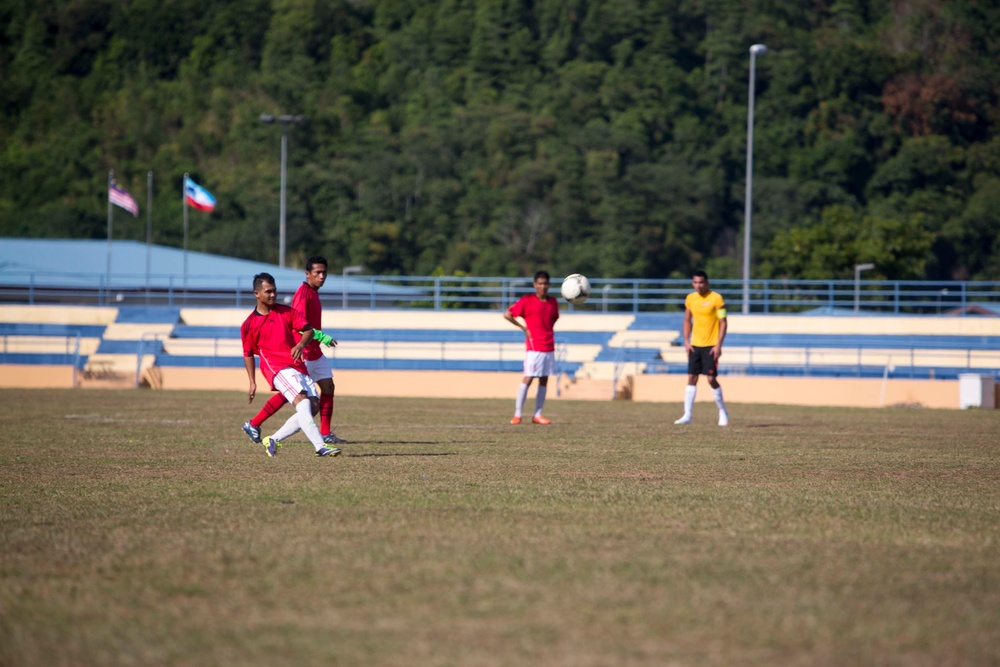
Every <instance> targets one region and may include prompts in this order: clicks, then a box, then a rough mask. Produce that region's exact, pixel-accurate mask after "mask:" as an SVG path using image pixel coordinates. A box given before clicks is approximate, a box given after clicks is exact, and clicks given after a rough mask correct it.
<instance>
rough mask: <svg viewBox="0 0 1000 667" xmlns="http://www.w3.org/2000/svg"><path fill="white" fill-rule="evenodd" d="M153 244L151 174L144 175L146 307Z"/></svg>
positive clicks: (147, 303)
mask: <svg viewBox="0 0 1000 667" xmlns="http://www.w3.org/2000/svg"><path fill="white" fill-rule="evenodd" d="M152 243H153V172H149V173H148V174H146V305H147V306H148V305H149V253H150V248H151V246H152Z"/></svg>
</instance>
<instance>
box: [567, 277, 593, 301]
mask: <svg viewBox="0 0 1000 667" xmlns="http://www.w3.org/2000/svg"><path fill="white" fill-rule="evenodd" d="M560 291H561V292H562V295H563V298H564V299H566V300H567V301H569V302H570V303H572V304H574V305H579V304H581V303H583V302H584V301H586V300H587V297H589V296H590V281H589V280H587V276H585V275H582V274H579V273H574V274H573V275H570V276H566V278H565V279H563V282H562V288H561V290H560Z"/></svg>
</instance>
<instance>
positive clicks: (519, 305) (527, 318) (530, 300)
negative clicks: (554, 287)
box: [510, 294, 559, 352]
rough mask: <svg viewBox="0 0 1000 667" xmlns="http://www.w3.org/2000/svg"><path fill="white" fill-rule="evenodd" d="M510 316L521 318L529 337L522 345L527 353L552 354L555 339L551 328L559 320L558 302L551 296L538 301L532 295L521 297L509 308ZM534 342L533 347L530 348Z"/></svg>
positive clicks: (554, 347)
mask: <svg viewBox="0 0 1000 667" xmlns="http://www.w3.org/2000/svg"><path fill="white" fill-rule="evenodd" d="M510 314H511V315H513V316H514V317H523V318H524V324H525V326H527V327H528V333H530V334H531V337H530V338H528V337H525V339H524V345H525V347H526V348H527V349H528V351H529V352H554V351H555V349H556V337H555V333H554V332H553V330H552V329H553V327H554V326H555V324H556V320H558V319H559V302H558V301H556V300H555V299H554V298H552V297H551V296H549V297H546V298H545V301H540V300H539V299H538V297H537V296H536V295H534V294H527V295H525V296H522V297H521V298H520V299H518V300H517V302H516V303H515V304H514V305H513V306H511V307H510ZM532 342H534V346H532Z"/></svg>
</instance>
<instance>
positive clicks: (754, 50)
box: [743, 44, 767, 313]
mask: <svg viewBox="0 0 1000 667" xmlns="http://www.w3.org/2000/svg"><path fill="white" fill-rule="evenodd" d="M764 53H767V47H766V46H764V45H763V44H754V45H753V46H751V47H750V102H749V104H748V105H747V190H746V198H745V208H744V210H743V312H744V313H749V312H750V230H751V215H752V207H753V106H754V87H755V84H756V80H757V55H758V54H764Z"/></svg>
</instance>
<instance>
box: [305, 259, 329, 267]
mask: <svg viewBox="0 0 1000 667" xmlns="http://www.w3.org/2000/svg"><path fill="white" fill-rule="evenodd" d="M317 264H322V265H323V266H325V267H326V268H330V263H329V262H327V261H326V257H319V256H316V257H310V258H309V259H308V260H306V271H312V270H313V267H314V266H316V265H317Z"/></svg>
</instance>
